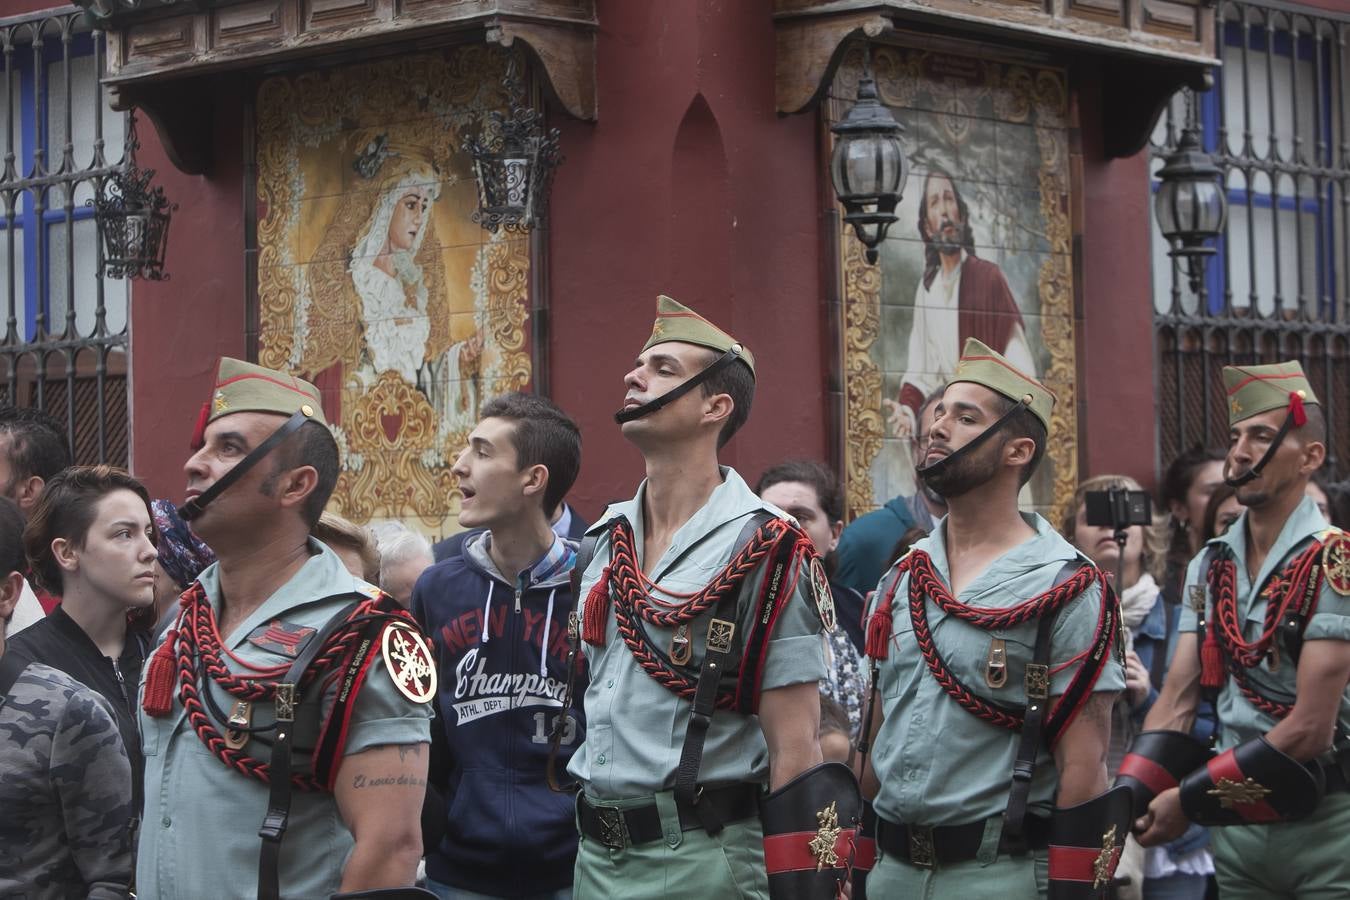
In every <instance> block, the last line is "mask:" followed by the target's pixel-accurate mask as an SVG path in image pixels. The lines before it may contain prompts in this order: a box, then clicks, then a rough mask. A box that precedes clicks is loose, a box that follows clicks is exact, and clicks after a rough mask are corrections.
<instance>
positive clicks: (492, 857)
mask: <svg viewBox="0 0 1350 900" xmlns="http://www.w3.org/2000/svg"><path fill="white" fill-rule="evenodd" d="M580 466H581V435H580V432H578V430H577V426H576V423H574V422H573V421H572V420H571V419H570V418H568V417H567V415H566V414H565V413H563V411H562V410H560V409H558V407H556V406H555V405H553V404H552V403H550V402H549V401H548V400H545V399H543V398H542V397H536V396H531V395H528V394H519V393H514V394H505V395H502V396H500V397H497V398H495V399H493V400H491V401H489V402H488V403H487V404H486V405H484V406H483V409H482V419H481V420H480V421H479V422H478V425H477V427H475V428H474V430H473V431H472V432H471V433H470V434H469V444H468V446H467V447H465V448H464V451H463V452H462V453H460V455H459V458H458V459H457V460H456V461H455V466H454V469H453V470H452V471H453V472H454V473H455V476H456V477H457V478H458V479H459V486H460V490H461V491H462V493H463V501H462V503H461V505H460V512H459V523H460V524H461V525H463V526H464V527H466V528H484V529H486V530H485V531H483V532H481V533H479V534H477V535H475V536H473V537H471V538H470V539H469V540H468V541H466V542H465V544H464V547H463V550H462V552H461V553H459V554H457V555H455V556H452V557H450V558H448V559H445V560H443V561H442V562H439V563H436V564H435V565H433V566H432V567H431V568H430V569H428V570H427V571H426V572H424V573H423V575H422V577H421V578H420V579H418V581H417V586H416V587H415V588H414V589H413V595H412V611H413V615H414V616H415V617H416V618H417V620H418V621H419V622H420V623H421V624H422V627H423V628H424V629H425V630H426V632H427V634H428V635H430V636H431V638H432V641H433V643H434V647H435V652H436V660H437V664H438V667H439V669H440V673H441V680H440V689H439V694H438V696H437V698H436V712H437V715H438V721H437V722H436V723H435V724H434V725H433V729H432V730H433V756H432V760H433V763H432V770H431V775H430V778H431V782H432V784H433V785H435V786H436V787H438V788H439V789H440V790H442V791H443V792H444V794H445V805H446V816H445V818H446V822H445V825H446V830H445V837H444V838H443V839H442V840H441V841H440V843H439V844H438V845H436V846H428V848H427V876H428V879H427V884H428V887H429V888H431V890H433V891H434V892H436V894H437V895H438V896H440V897H442V898H448V900H478V898H483V897H510V898H531V900H536V898H537V900H563V898H569V897H570V896H571V884H572V867H573V862H574V860H575V858H576V852H577V833H576V825H575V821H574V816H575V809H574V806H573V795H572V793H570V792H567V793H555V792H554V791H552V790H551V789H550V787H549V785H548V782H547V778H546V770H547V766H548V755H549V747H550V743H551V741H550V737H551V734H552V730H553V727H554V721H555V720H556V719H557V717H558V715H559V714H560V713H562V712H563V706H562V702H563V694H564V692H565V688H566V684H567V655H568V631H567V622H568V614H569V613H570V612H571V611H572V608H573V598H572V592H571V587H570V584H569V578H570V575H571V571H572V566H573V563H574V562H575V561H576V545H575V544H573V543H572V542H570V541H568V540H566V539H564V538H561V537H559V536H557V535H556V534H554V532H553V530H552V528H551V527H550V526H549V522H550V520H551V518H552V515H553V513H554V511H555V510H556V509H557V506H558V504H559V503H560V502H562V498H563V496H564V495H566V493H567V491H568V490H569V489H570V488H571V487H572V482H573V481H575V480H576V476H577V470H578V469H579V468H580ZM585 687H586V685H585V681H584V680H583V679H582V678H580V677H578V683H577V685H576V687H575V691H576V696H581V695H582V694H583V693H584V692H585ZM567 715H568V718H567V720H566V721H565V722H563V723H562V733H561V744H560V752H559V754H558V759H557V760H556V766H557V771H558V772H562V771H563V768H564V767H565V766H566V765H567V761H568V760H569V759H570V758H571V755H572V752H573V751H574V750H575V749H576V747H577V745H578V744H580V743H581V740H582V737H583V736H584V735H583V727H584V720H583V718H582V714H581V712H580V710H579V709H574V710H572V711H571V712H570V713H567ZM438 751H439V752H438Z"/></svg>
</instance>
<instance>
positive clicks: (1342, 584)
mask: <svg viewBox="0 0 1350 900" xmlns="http://www.w3.org/2000/svg"><path fill="white" fill-rule="evenodd" d="M1322 576H1323V578H1324V579H1325V580H1326V583H1327V584H1328V585H1329V586H1330V587H1331V589H1332V590H1333V591H1335V592H1336V593H1338V594H1340V595H1341V596H1342V597H1346V596H1350V535H1347V534H1346V533H1345V532H1343V531H1340V532H1336V533H1334V534H1329V535H1327V537H1326V540H1325V541H1323V543H1322Z"/></svg>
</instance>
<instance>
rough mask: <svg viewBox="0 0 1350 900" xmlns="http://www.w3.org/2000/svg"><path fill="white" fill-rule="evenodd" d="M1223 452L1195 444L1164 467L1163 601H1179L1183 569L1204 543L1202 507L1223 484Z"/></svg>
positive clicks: (1184, 572)
mask: <svg viewBox="0 0 1350 900" xmlns="http://www.w3.org/2000/svg"><path fill="white" fill-rule="evenodd" d="M1225 455H1226V454H1225V452H1224V451H1223V450H1217V449H1214V448H1207V447H1202V446H1200V445H1199V444H1196V445H1195V446H1193V447H1191V448H1190V449H1189V450H1186V451H1185V452H1184V453H1182V454H1181V455H1180V456H1178V457H1177V458H1176V459H1174V460H1172V464H1171V465H1169V466H1168V467H1167V471H1166V472H1165V473H1163V480H1162V486H1161V497H1160V498H1159V499H1161V500H1162V507H1163V509H1165V510H1166V511H1167V514H1168V517H1169V518H1168V523H1169V526H1170V528H1169V531H1170V534H1169V537H1168V543H1167V563H1166V566H1165V568H1164V572H1163V582H1162V589H1163V599H1165V600H1166V601H1167V602H1168V603H1172V604H1177V603H1180V602H1181V580H1182V579H1183V578H1184V577H1185V575H1186V566H1187V564H1189V563H1190V561H1191V559H1192V558H1193V557H1194V556H1195V554H1197V553H1199V552H1200V547H1201V546H1202V545H1203V544H1204V543H1205V539H1204V535H1203V534H1202V533H1201V523H1202V522H1203V521H1204V515H1205V504H1206V503H1208V502H1209V497H1210V495H1211V494H1213V493H1214V491H1215V490H1216V489H1218V487H1219V486H1220V485H1222V484H1223V460H1224V457H1225Z"/></svg>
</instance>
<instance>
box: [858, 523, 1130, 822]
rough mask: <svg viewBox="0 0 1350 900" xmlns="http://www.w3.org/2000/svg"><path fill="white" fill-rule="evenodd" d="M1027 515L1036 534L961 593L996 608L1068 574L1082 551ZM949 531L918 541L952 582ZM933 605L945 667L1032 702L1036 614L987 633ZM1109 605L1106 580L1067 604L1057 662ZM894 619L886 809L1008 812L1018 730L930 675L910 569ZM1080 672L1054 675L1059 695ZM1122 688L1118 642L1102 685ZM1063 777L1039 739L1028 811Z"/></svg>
mask: <svg viewBox="0 0 1350 900" xmlns="http://www.w3.org/2000/svg"><path fill="white" fill-rule="evenodd" d="M1022 518H1023V519H1025V520H1026V522H1027V524H1028V525H1030V526H1032V527H1033V528H1035V529H1036V535H1035V536H1034V537H1032V538H1029V539H1028V540H1027V541H1025V542H1023V543H1022V544H1020V545H1018V546H1017V547H1015V548H1013V549H1012V550H1010V551H1009V552H1007V553H1005V554H1004V555H1003V556H1001V557H999V559H997V560H996V561H995V562H994V563H993V564H992V565H991V566H989V568H987V569H986V570H985V571H984V572H982V573H980V575H979V577H978V578H976V579H975V580H974V581H972V582H971V583H970V584H969V585H967V586H966V588H965V589H964V590H963V591H962V592H961V594H960V595H959V596H958V597H957V598H956V599H957V600H959V601H960V602H961V603H964V604H967V605H969V606H980V607H993V608H998V609H1004V608H1008V607H1013V606H1017V605H1018V604H1021V603H1025V602H1026V601H1027V600H1030V599H1031V598H1032V597H1035V596H1036V595H1037V594H1040V593H1042V592H1044V591H1047V590H1049V589H1050V588H1051V587H1053V586H1054V585H1055V584H1056V583H1057V582H1058V581H1062V580H1063V577H1061V575H1062V573H1063V572H1064V570H1065V564H1066V563H1069V562H1071V561H1075V560H1080V559H1082V557H1081V556H1080V554H1079V553H1078V551H1077V550H1075V549H1074V548H1073V546H1072V545H1070V544H1069V542H1068V541H1066V540H1064V538H1062V537H1060V536H1059V535H1058V534H1057V533H1056V532H1055V530H1054V529H1053V528H1051V527H1050V523H1048V522H1046V521H1045V519H1043V518H1041V517H1040V516H1038V515H1027V514H1023V516H1022ZM945 534H946V519H945V518H944V519H943V520H942V521H940V522H938V524H937V527H936V528H934V530H933V533H932V534H930V535H928V537H926V538H924V539H923V540H922V541H919V542H918V543H917V544H915V549H916V550H924V551H926V552H927V553H928V555H929V557H930V558H931V559H932V560H933V569H934V571H935V572H936V573H937V575H938V577H939V578H940V579H941V580H942V581H943V583H944V584H947V585H948V586H950V585H951V578H950V576H949V575H948V564H947V550H946V546H945V543H944V535H945ZM894 573H895V567H892V568H891V571H889V572H887V573H886V574H885V575H883V576H882V578H881V581H880V582H879V583H878V586H877V592H876V594H874V595H873V597H872V601H871V604H870V608H875V607H876V605H877V604H878V603H879V602H880V599H881V598H882V597H883V596H884V594H885V592H886V591H887V590H888V589H889V587H890V583H891V580H892V579H893V578H894V577H895V574H894ZM925 602H926V604H927V606H926V609H927V611H928V624H929V628H930V630H931V631H932V634H933V641H934V643H935V644H936V646H937V650H938V652H939V653H940V654H941V656H942V658H943V659H944V660H945V661H946V664H947V668H949V669H950V670H951V671H952V673H953V674H954V675H955V676H956V677H957V678H959V679H960V680H961V682H962V683H964V684H965V685H966V686H967V687H969V688H970V689H971V690H972V691H974V692H975V693H976V694H977V695H979V696H980V697H982V698H984V699H985V700H992V701H995V702H997V703H1000V704H1002V705H1005V706H1011V707H1015V708H1018V709H1022V708H1024V707H1025V705H1026V692H1025V690H1024V687H1023V676H1024V674H1025V672H1026V666H1027V663H1029V662H1031V661H1032V656H1033V650H1034V648H1035V644H1036V629H1037V623H1036V622H1035V621H1032V622H1028V623H1026V624H1023V625H1018V626H1015V627H1013V628H1004V629H997V630H984V629H981V628H977V627H975V626H974V625H971V624H969V623H967V622H964V621H962V620H961V619H958V618H956V617H954V616H950V615H948V614H947V613H945V612H943V611H942V609H940V608H939V607H938V606H937V605H936V604H935V603H933V601H932V600H927V601H925ZM869 612H870V609H869ZM1100 614H1101V586H1100V585H1099V584H1095V583H1094V584H1093V585H1092V586H1091V587H1089V588H1088V589H1087V590H1086V591H1084V592H1083V593H1082V594H1081V595H1079V596H1078V597H1077V598H1076V599H1074V600H1071V601H1070V602H1069V603H1068V605H1066V606H1065V607H1064V608H1063V609H1061V610H1060V613H1059V616H1058V618H1057V619H1056V620H1055V625H1054V629H1053V631H1052V632H1051V639H1050V660H1051V669H1052V671H1053V670H1054V669H1055V668H1057V667H1059V666H1062V665H1064V664H1066V663H1068V662H1069V661H1070V660H1072V659H1073V658H1074V657H1076V656H1078V654H1080V653H1082V652H1083V651H1084V650H1086V649H1088V647H1089V646H1090V645H1091V644H1092V639H1093V636H1094V635H1095V634H1096V631H1097V624H1098V619H1099V617H1100ZM891 625H892V632H891V635H892V636H891V646H890V654H889V656H888V657H887V658H886V659H885V660H882V661H881V662H880V663H879V673H880V690H881V695H882V709H883V710H884V712H885V720H884V721H883V722H882V725H881V730H880V731H879V732H878V734H877V739H876V741H875V743H874V744H873V751H872V764H873V765H874V766H875V767H876V771H877V774H878V776H879V777H880V780H881V790H880V792H879V793H878V794H877V797H876V800H875V805H876V810H877V812H878V813H879V814H880V815H881V816H883V817H884V818H886V819H888V820H889V821H892V822H901V823H905V824H910V825H930V826H931V825H964V824H967V823H970V822H978V821H980V820H983V819H988V818H990V817H992V816H997V815H1001V814H1002V813H1003V812H1004V810H1005V809H1006V808H1007V805H1008V792H1009V790H1010V788H1011V786H1012V771H1013V762H1014V760H1016V758H1017V744H1018V740H1019V738H1020V735H1019V734H1018V733H1017V732H1014V731H1009V730H1007V729H1005V728H1002V727H1000V726H997V725H993V724H990V723H988V722H985V721H984V720H983V719H979V718H976V717H975V716H974V715H973V714H971V713H968V712H966V711H965V710H964V709H962V708H961V707H960V706H959V705H958V704H957V702H956V701H955V700H953V699H952V698H951V696H950V695H948V694H947V692H946V691H944V690H943V689H942V687H941V685H939V684H938V682H937V679H935V678H934V677H933V674H932V673H931V672H930V671H929V669H928V665H927V663H926V662H925V661H924V658H923V654H922V653H921V652H920V651H919V645H918V642H917V641H916V640H915V638H914V625H913V621H912V619H911V618H910V611H909V575H908V573H906V574H905V575H904V577H903V578H902V579H901V581H900V584H899V586H898V589H897V590H896V592H895V599H894V601H893V606H892V612H891ZM995 638H1001V639H1002V640H1003V641H1004V642H1005V644H1006V650H1007V664H1008V668H1007V681H1006V683H1005V684H1004V686H1003V687H1001V688H991V687H989V685H988V684H987V683H986V679H985V675H986V662H987V660H988V657H989V647H990V643H991V642H992V640H993V639H995ZM1077 671H1078V664H1076V663H1075V664H1073V665H1069V666H1067V667H1066V668H1063V669H1060V670H1059V671H1058V672H1056V673H1055V674H1053V675H1052V676H1051V679H1050V694H1051V697H1052V698H1053V697H1054V696H1056V695H1059V694H1062V693H1063V692H1064V690H1065V689H1066V688H1067V687H1068V686H1069V682H1070V681H1071V680H1072V679H1073V676H1074V674H1075V673H1076V672H1077ZM1124 686H1125V670H1124V667H1123V666H1122V664H1121V661H1120V660H1119V659H1118V657H1117V655H1116V653H1115V652H1114V651H1113V652H1112V654H1111V658H1110V659H1109V660H1108V661H1107V663H1106V665H1105V667H1104V668H1103V670H1102V673H1101V676H1100V677H1099V678H1098V680H1097V683H1096V686H1095V688H1094V690H1096V691H1105V692H1115V691H1119V690H1121V689H1122V688H1124ZM1058 782H1059V774H1058V772H1057V771H1056V769H1055V763H1054V760H1053V759H1052V758H1051V755H1050V753H1049V751H1048V750H1047V749H1046V748H1045V746H1044V742H1042V747H1041V750H1040V753H1039V754H1038V756H1037V764H1036V774H1035V777H1034V778H1033V779H1032V786H1031V795H1030V804H1031V808H1032V809H1036V810H1039V812H1040V814H1043V815H1044V814H1048V813H1049V811H1050V809H1051V807H1052V806H1053V804H1054V794H1055V788H1056V785H1057V784H1058Z"/></svg>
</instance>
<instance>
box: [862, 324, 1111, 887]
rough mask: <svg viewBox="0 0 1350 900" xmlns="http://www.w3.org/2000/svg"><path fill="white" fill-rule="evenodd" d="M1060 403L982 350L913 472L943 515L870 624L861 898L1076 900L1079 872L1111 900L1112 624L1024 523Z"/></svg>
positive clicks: (1063, 553) (894, 578)
mask: <svg viewBox="0 0 1350 900" xmlns="http://www.w3.org/2000/svg"><path fill="white" fill-rule="evenodd" d="M1054 402H1055V398H1054V395H1053V394H1052V393H1051V392H1050V391H1049V390H1048V389H1046V388H1045V386H1044V385H1042V384H1040V383H1039V382H1037V381H1036V380H1034V379H1033V378H1030V377H1029V376H1027V375H1026V374H1024V373H1022V372H1020V371H1018V370H1017V369H1015V368H1013V366H1012V365H1011V364H1009V363H1008V361H1007V360H1006V359H1004V358H1003V357H1002V356H1000V355H999V354H997V353H995V352H994V351H993V350H991V349H990V348H989V347H987V346H985V345H984V344H981V343H980V342H979V341H977V340H975V339H971V340H969V341H967V342H966V346H965V352H964V353H963V355H962V358H961V362H960V363H959V364H958V366H957V369H956V375H955V377H954V378H953V380H952V382H951V383H950V384H949V385H948V386H947V388H946V390H945V391H944V393H943V396H942V400H941V401H940V402H939V403H938V405H937V407H936V410H935V420H934V423H933V428H932V431H931V433H930V437H929V442H928V450H927V453H926V455H925V458H924V465H923V466H922V467H921V468H920V469H919V474H920V476H921V477H922V478H923V479H924V482H925V483H926V484H927V485H928V486H929V487H931V488H933V489H934V490H936V491H937V492H938V493H939V494H940V495H942V496H943V497H945V498H946V499H947V502H948V514H947V515H946V516H945V517H944V518H943V519H942V520H941V521H939V522H938V524H937V527H936V528H935V529H934V531H933V533H932V534H930V535H929V536H928V537H926V538H924V539H923V540H921V541H919V542H918V543H917V544H915V546H914V548H913V549H912V550H910V552H909V553H907V554H906V555H905V556H904V557H903V558H901V559H900V560H899V561H898V562H897V563H896V564H895V565H893V566H892V567H891V569H890V571H889V572H887V573H886V574H885V575H884V576H883V577H882V579H881V582H880V583H879V585H878V586H877V591H876V594H875V595H874V596H873V600H872V606H871V615H870V616H869V618H868V621H867V646H866V649H867V655H868V656H869V657H870V658H871V659H872V660H873V661H874V669H875V671H876V672H877V673H878V676H879V680H878V681H875V682H874V684H876V686H877V688H878V689H877V690H874V692H873V695H872V699H871V701H870V708H871V712H869V714H868V715H867V716H865V717H864V722H868V721H869V719H870V720H871V725H872V727H871V728H869V729H868V730H867V732H866V733H867V735H868V737H869V738H870V743H871V744H872V745H873V746H874V747H875V748H876V749H875V754H874V757H873V759H872V760H871V762H872V765H871V766H870V767H868V766H863V767H862V768H863V771H862V781H863V790H864V793H865V794H867V795H870V796H872V797H874V798H875V800H874V804H875V807H876V812H877V815H878V817H879V826H878V833H877V845H878V849H879V859H878V862H877V863H876V866H875V867H874V868H873V869H872V871H871V873H870V875H869V876H868V880H867V892H868V895H869V896H872V897H908V896H928V897H959V896H970V897H977V896H978V897H988V896H994V895H995V893H997V894H998V895H999V896H1002V897H1006V898H1008V900H1020V898H1027V900H1030V898H1040V897H1042V896H1044V894H1045V893H1046V891H1047V890H1058V891H1059V892H1060V894H1059V895H1060V896H1064V894H1063V891H1065V890H1070V891H1072V890H1074V889H1075V888H1074V885H1075V884H1077V883H1078V879H1079V876H1081V874H1082V870H1081V869H1077V868H1075V861H1081V860H1083V859H1085V858H1086V859H1088V860H1090V862H1089V865H1088V871H1089V872H1091V871H1093V868H1094V866H1093V861H1097V860H1100V873H1099V874H1100V877H1099V878H1098V879H1097V880H1098V881H1100V884H1099V885H1098V888H1093V889H1091V893H1082V894H1081V896H1084V897H1087V896H1097V895H1099V894H1100V891H1101V890H1104V889H1105V887H1106V886H1109V883H1110V880H1111V876H1112V874H1113V872H1114V869H1115V863H1116V860H1117V858H1118V855H1119V852H1120V848H1121V845H1122V844H1123V843H1124V835H1125V832H1126V831H1127V830H1128V823H1129V799H1128V795H1127V794H1126V793H1125V792H1124V791H1120V792H1107V793H1103V792H1104V791H1105V790H1106V787H1107V776H1106V766H1105V765H1104V760H1105V759H1106V750H1107V745H1108V742H1109V740H1110V729H1111V705H1112V703H1113V702H1114V700H1115V697H1116V694H1117V693H1118V692H1119V691H1120V690H1121V688H1123V687H1124V686H1125V678H1124V671H1123V668H1122V666H1121V662H1120V656H1119V650H1118V641H1119V628H1120V624H1119V618H1118V613H1117V607H1116V603H1115V601H1114V599H1113V598H1112V595H1111V593H1110V592H1109V591H1107V590H1105V589H1104V585H1103V581H1104V576H1103V575H1102V573H1101V571H1100V570H1098V569H1097V567H1096V566H1094V565H1092V563H1091V562H1090V561H1089V560H1087V559H1085V558H1084V557H1083V556H1082V555H1081V554H1080V553H1079V552H1078V551H1077V550H1075V549H1074V548H1073V546H1071V545H1070V544H1069V543H1068V542H1067V541H1065V540H1064V539H1063V538H1062V537H1060V535H1059V534H1058V533H1056V532H1055V530H1054V529H1053V528H1052V527H1051V526H1050V524H1049V523H1048V522H1046V521H1045V519H1043V518H1041V517H1040V516H1037V515H1034V514H1022V513H1020V512H1019V511H1018V508H1017V494H1018V491H1019V490H1020V489H1021V487H1022V486H1023V485H1024V484H1025V483H1026V482H1027V480H1028V479H1030V477H1031V475H1032V474H1033V472H1034V471H1035V469H1036V466H1037V464H1038V463H1039V462H1040V460H1041V459H1042V457H1043V455H1044V453H1045V447H1046V441H1047V439H1048V432H1049V428H1050V414H1051V410H1052V409H1053V407H1054ZM861 751H862V748H860V752H861ZM1052 845H1053V847H1054V849H1055V852H1053V853H1052V852H1050V848H1051V847H1052ZM1093 881H1094V878H1093V876H1091V875H1089V877H1088V885H1091V884H1092V883H1093ZM1052 884H1053V885H1055V886H1056V887H1055V888H1051V887H1050V885H1052ZM1074 896H1079V894H1074Z"/></svg>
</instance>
